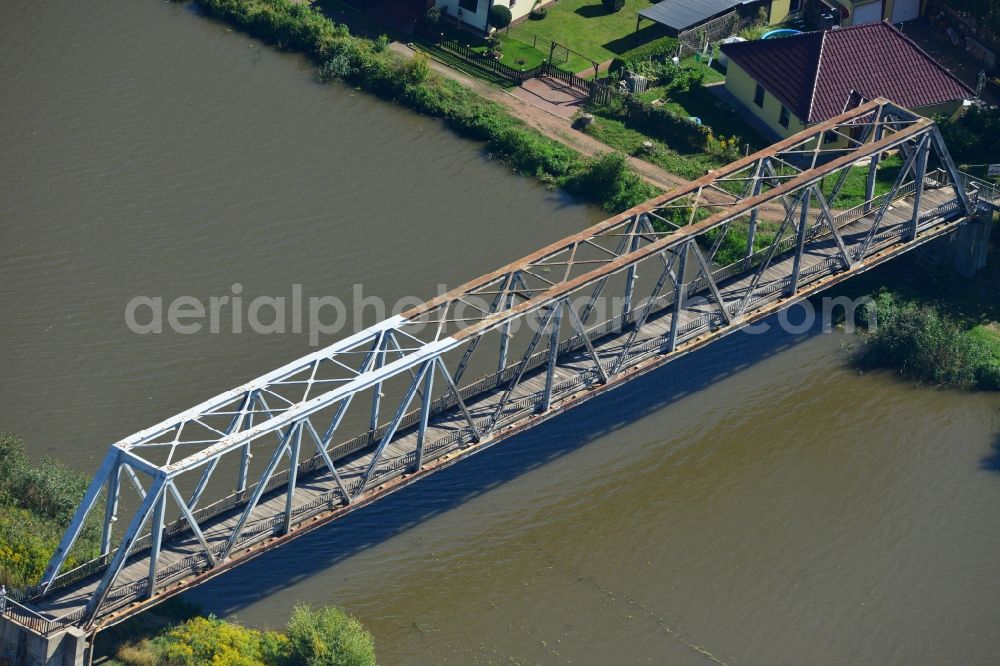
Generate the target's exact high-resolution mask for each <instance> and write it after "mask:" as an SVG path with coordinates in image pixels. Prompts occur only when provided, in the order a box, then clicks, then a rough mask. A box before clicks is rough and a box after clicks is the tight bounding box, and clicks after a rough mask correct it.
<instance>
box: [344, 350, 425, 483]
mask: <svg viewBox="0 0 1000 666" xmlns="http://www.w3.org/2000/svg"><path fill="white" fill-rule="evenodd" d="M433 364H434V359H431V360H430V361H427V362H426V363H424V364H423V365H421V366H420V370H419V372H417V375H416V376H415V377H414V378H413V381H412V382H410V387H409V388H408V389H407V390H406V394H405V395H404V396H403V399H402V400H401V401H400V403H399V407H398V408H397V409H396V415H395V416H393V417H392V421H391V422H390V423H389V427H388V428H386V431H385V434H384V435H382V439H381V440H380V441H379V443H378V448H376V449H375V453H374V454H372V461H371V462H370V463H368V468H367V469H366V470H365V473H364V476H362V477H361V483H359V484H358V489H357V490H355V491H354V497H355V499H356V498H358V497H360V496H361V493H363V492H364V491H365V488H366V487H367V486H368V482H369V481H370V480H371V478H372V475H373V474H374V473H375V469H376V468H377V467H378V463H379V460H381V458H382V453H383V452H384V451H385V448H386V447H387V446H388V445H389V442H390V440H392V438H393V437H394V436H395V435H396V430H398V429H399V424H400V422H401V421H402V420H403V417H404V416H405V415H406V410H407V409H409V407H410V402H412V401H413V396H414V395H416V393H417V389H418V388H419V387H420V381H421V380H422V379H423V377H424V375H425V374H426V373H428V372H431V371H432V368H433Z"/></svg>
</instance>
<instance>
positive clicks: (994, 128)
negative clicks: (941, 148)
mask: <svg viewBox="0 0 1000 666" xmlns="http://www.w3.org/2000/svg"><path fill="white" fill-rule="evenodd" d="M938 127H939V128H940V129H941V134H942V136H943V137H944V141H945V143H946V144H947V146H948V152H950V153H951V156H952V157H953V158H954V159H955V161H956V162H958V163H959V164H982V163H986V162H995V161H997V160H998V157H997V156H998V155H1000V109H998V108H996V107H972V108H970V109H967V110H966V111H965V113H963V114H962V115H961V116H960V117H959V118H958V119H957V120H955V121H954V122H948V121H947V120H946V119H944V118H939V119H938Z"/></svg>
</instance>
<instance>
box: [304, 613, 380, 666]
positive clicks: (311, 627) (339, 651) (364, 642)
mask: <svg viewBox="0 0 1000 666" xmlns="http://www.w3.org/2000/svg"><path fill="white" fill-rule="evenodd" d="M285 633H286V635H287V636H288V641H289V654H290V656H291V660H292V663H295V664H302V665H303V666H374V664H375V644H374V641H373V640H372V636H371V634H370V633H368V631H367V630H366V629H365V628H364V626H362V624H361V623H360V622H358V621H357V619H355V618H354V617H352V616H350V615H348V614H347V613H345V612H344V611H342V610H340V609H339V608H323V609H321V610H318V611H313V610H312V609H311V608H309V606H297V607H296V608H295V610H293V611H292V616H291V618H289V620H288V624H287V625H286V627H285Z"/></svg>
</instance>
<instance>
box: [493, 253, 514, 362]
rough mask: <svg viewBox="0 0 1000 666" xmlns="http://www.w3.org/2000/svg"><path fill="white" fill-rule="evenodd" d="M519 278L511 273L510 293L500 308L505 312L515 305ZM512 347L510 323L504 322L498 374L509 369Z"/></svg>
mask: <svg viewBox="0 0 1000 666" xmlns="http://www.w3.org/2000/svg"><path fill="white" fill-rule="evenodd" d="M516 278H517V272H516V271H515V272H514V273H511V275H510V278H509V281H508V283H507V289H508V293H507V294H505V295H504V297H503V299H504V300H503V304H502V305H501V306H500V307H501V309H503V310H509V309H510V308H511V307H512V306H513V305H514V281H515V280H516ZM509 347H510V322H509V321H506V322H504V325H503V326H501V327H500V357H499V359H498V361H497V372H498V373H499V372H503V371H504V368H506V367H507V350H508V349H509Z"/></svg>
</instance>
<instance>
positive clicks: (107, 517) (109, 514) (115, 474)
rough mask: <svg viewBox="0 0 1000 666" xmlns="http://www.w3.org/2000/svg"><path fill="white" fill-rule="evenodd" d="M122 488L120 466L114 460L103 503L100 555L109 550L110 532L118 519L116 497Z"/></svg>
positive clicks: (105, 553)
mask: <svg viewBox="0 0 1000 666" xmlns="http://www.w3.org/2000/svg"><path fill="white" fill-rule="evenodd" d="M121 488H122V466H121V463H120V462H117V461H116V462H115V465H114V467H112V468H111V473H110V475H109V476H108V494H107V501H106V503H105V505H104V532H103V533H102V534H101V555H107V554H108V553H109V552H111V533H112V531H113V530H114V523H115V521H116V520H118V498H119V496H120V494H121Z"/></svg>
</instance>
